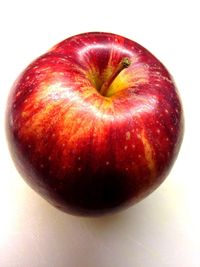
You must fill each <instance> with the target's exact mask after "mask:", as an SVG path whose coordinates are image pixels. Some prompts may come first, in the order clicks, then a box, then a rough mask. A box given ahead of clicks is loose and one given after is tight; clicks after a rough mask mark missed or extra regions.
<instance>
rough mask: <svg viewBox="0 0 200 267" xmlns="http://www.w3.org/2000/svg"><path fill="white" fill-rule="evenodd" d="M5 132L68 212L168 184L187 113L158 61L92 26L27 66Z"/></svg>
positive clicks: (25, 167) (106, 206)
mask: <svg viewBox="0 0 200 267" xmlns="http://www.w3.org/2000/svg"><path fill="white" fill-rule="evenodd" d="M124 62H125V63H126V64H125V65H124ZM6 129H7V137H8V141H9V148H10V151H11V155H12V157H13V160H14V162H15V164H16V167H17V169H18V170H19V172H20V173H21V175H22V176H23V177H24V179H25V180H26V181H27V182H28V183H29V184H30V185H31V187H32V188H34V189H35V190H36V191H37V192H38V193H39V194H41V195H42V196H43V197H44V198H45V199H47V200H48V201H49V202H51V203H52V204H53V205H54V206H56V207H58V208H60V209H61V210H63V211H66V212H69V213H73V214H79V215H100V214H104V213H107V212H111V211H115V210H118V209H120V208H123V207H128V206H130V205H132V204H134V203H136V202H138V201H139V200H141V199H142V198H144V197H145V196H147V195H148V194H149V193H150V192H152V191H153V190H154V189H156V188H157V187H158V186H159V185H160V184H161V182H162V181H163V180H164V178H165V177H166V176H167V174H168V173H169V170H170V169H171V167H172V165H173V163H174V161H175V159H176V157H177V154H178V151H179V148H180V144H181V141H182V136H183V114H182V107H181V103H180V99H179V96H178V94H177V90H176V87H175V85H174V82H173V79H172V77H171V76H170V74H169V73H168V71H167V70H166V68H165V67H164V66H163V65H162V64H161V63H160V62H159V61H158V59H156V58H155V57H154V56H153V55H152V54H151V53H150V52H148V51H147V50H146V49H145V48H143V47H142V46H140V45H139V44H137V43H135V42H133V41H131V40H129V39H126V38H124V37H121V36H119V35H115V34H110V33H95V32H94V33H85V34H80V35H77V36H73V37H71V38H68V39H66V40H64V41H63V42H61V43H59V44H58V45H56V46H55V47H53V48H52V49H51V50H50V51H48V52H47V53H46V54H44V55H42V56H41V57H39V58H38V59H36V60H35V61H34V62H33V63H32V64H30V65H29V66H28V67H27V68H26V69H25V70H24V72H23V73H22V74H21V75H20V77H19V78H18V79H17V81H16V82H15V84H14V86H13V88H12V91H11V94H10V96H9V99H8V107H7V113H6Z"/></svg>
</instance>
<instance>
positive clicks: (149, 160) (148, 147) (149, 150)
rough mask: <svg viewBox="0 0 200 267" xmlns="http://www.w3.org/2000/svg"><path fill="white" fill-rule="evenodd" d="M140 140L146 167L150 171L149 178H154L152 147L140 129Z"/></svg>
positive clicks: (154, 168)
mask: <svg viewBox="0 0 200 267" xmlns="http://www.w3.org/2000/svg"><path fill="white" fill-rule="evenodd" d="M141 140H142V143H143V146H144V154H145V158H146V160H147V163H148V167H149V170H150V172H151V178H154V177H155V175H156V165H155V161H154V158H153V149H152V146H151V144H150V143H149V141H148V139H147V137H146V135H145V132H144V130H142V131H141Z"/></svg>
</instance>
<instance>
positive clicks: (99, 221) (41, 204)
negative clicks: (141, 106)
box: [0, 0, 200, 267]
mask: <svg viewBox="0 0 200 267" xmlns="http://www.w3.org/2000/svg"><path fill="white" fill-rule="evenodd" d="M198 2H199V1H198V0H197V1H194V0H190V1H170V0H168V1H155V0H151V1H148V0H147V1H138V0H137V1H133V0H132V1H130V0H129V1H128V0H126V1H125V0H121V1H117V0H116V1H108V0H107V1H105V2H104V1H103V0H101V1H100V0H99V1H88V0H84V1H76V0H72V1H59V0H57V1H50V0H48V1H22V0H20V1H11V0H7V1H1V4H0V94H1V95H0V116H1V117H0V118H1V121H0V123H1V124H0V266H1V267H54V266H55V267H66V266H67V267H162V266H164V267H165V266H168V267H179V266H181V267H199V266H200V173H199V166H200V155H199V150H200V140H199V138H200V126H199V125H200V104H199V103H200V102H199V100H200V93H199V92H200V82H199V80H200V65H199V60H200V52H199V48H200V39H199V38H200V37H199V36H200V34H199V33H200V31H199V25H200V19H199V18H200V16H199V10H200V8H199V7H198ZM87 31H106V32H113V33H118V34H121V35H123V36H126V37H128V38H130V39H133V40H135V41H137V42H139V43H140V44H142V45H143V46H145V47H146V48H148V49H149V50H150V51H151V52H152V53H154V54H155V55H156V56H157V57H158V58H159V59H160V60H161V61H162V62H163V63H164V64H165V65H166V66H167V68H168V69H169V70H170V72H171V73H172V74H173V76H174V78H175V81H176V83H177V86H178V88H179V92H180V94H181V97H182V101H183V106H184V111H185V136H184V142H183V145H182V148H181V151H180V154H179V157H178V159H177V161H176V164H175V165H174V168H173V170H172V171H171V173H170V175H169V176H168V178H167V180H166V181H165V182H164V183H163V184H162V186H161V187H160V188H159V189H158V190H156V191H155V192H154V193H153V194H151V195H150V196H149V197H148V198H146V199H145V200H144V201H142V202H141V203H139V204H138V205H135V206H134V207H132V208H130V209H128V210H126V211H124V212H121V213H118V214H116V215H112V216H107V217H102V218H95V219H94V218H81V217H75V216H71V215H67V214H64V213H62V212H60V211H59V210H56V209H55V208H53V207H51V206H50V205H49V204H48V203H47V202H46V201H45V200H43V199H42V198H41V197H40V196H38V195H37V194H36V193H35V192H34V191H32V190H31V189H30V188H29V187H28V186H27V185H26V184H25V182H24V181H23V179H22V178H21V177H20V175H19V174H18V173H17V171H16V170H15V167H14V165H13V163H12V161H11V159H10V156H9V152H8V148H7V144H6V140H5V133H4V110H5V106H6V99H7V95H8V92H9V90H10V87H11V85H12V83H13V81H14V80H15V78H16V77H17V75H18V74H19V73H20V72H21V71H22V70H23V69H24V68H25V67H26V66H27V64H29V63H30V61H32V60H33V59H34V58H36V57H38V56H39V55H41V54H42V53H44V52H45V51H46V50H47V49H49V48H50V47H52V46H53V45H54V44H56V43H58V42H59V41H61V40H63V39H65V38H67V37H69V36H71V35H74V34H78V33H82V32H87Z"/></svg>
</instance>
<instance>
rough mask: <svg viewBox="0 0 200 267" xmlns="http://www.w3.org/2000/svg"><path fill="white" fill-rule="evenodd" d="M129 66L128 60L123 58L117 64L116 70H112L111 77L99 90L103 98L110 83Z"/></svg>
mask: <svg viewBox="0 0 200 267" xmlns="http://www.w3.org/2000/svg"><path fill="white" fill-rule="evenodd" d="M130 64H131V61H130V59H129V58H127V57H125V58H123V59H122V60H121V61H120V63H119V64H118V66H117V68H116V69H115V70H114V72H113V73H112V74H111V76H110V77H109V78H108V80H107V81H105V82H104V83H103V85H102V87H101V89H100V94H101V95H103V96H106V95H107V93H108V89H109V87H110V85H111V84H112V82H113V81H114V80H115V78H116V77H117V75H118V74H119V73H120V72H121V71H122V70H123V69H125V68H128V67H129V66H130Z"/></svg>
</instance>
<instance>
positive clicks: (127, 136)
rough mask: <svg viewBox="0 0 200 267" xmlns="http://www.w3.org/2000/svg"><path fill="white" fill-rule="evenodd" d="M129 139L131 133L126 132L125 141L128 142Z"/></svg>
mask: <svg viewBox="0 0 200 267" xmlns="http://www.w3.org/2000/svg"><path fill="white" fill-rule="evenodd" d="M130 139H131V133H130V132H129V131H128V132H126V140H130Z"/></svg>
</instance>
